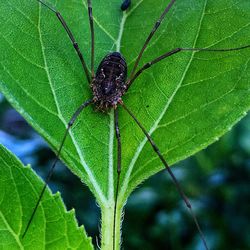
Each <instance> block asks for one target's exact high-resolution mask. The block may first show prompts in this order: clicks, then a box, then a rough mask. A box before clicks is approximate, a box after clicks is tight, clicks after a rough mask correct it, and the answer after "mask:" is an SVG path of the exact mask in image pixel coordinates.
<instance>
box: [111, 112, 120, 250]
mask: <svg viewBox="0 0 250 250" xmlns="http://www.w3.org/2000/svg"><path fill="white" fill-rule="evenodd" d="M114 116H115V134H116V139H117V183H116V190H115V207H114V224H113V250H115V231H116V210H117V200H118V190H119V185H120V174H121V159H122V158H121V135H120V128H119V113H118V109H117V108H116V109H115V111H114Z"/></svg>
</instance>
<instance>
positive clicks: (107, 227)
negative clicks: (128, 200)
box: [101, 206, 122, 250]
mask: <svg viewBox="0 0 250 250" xmlns="http://www.w3.org/2000/svg"><path fill="white" fill-rule="evenodd" d="M101 212H102V224H101V226H102V229H101V236H102V245H101V250H119V249H120V242H121V223H122V221H121V215H122V209H121V208H120V207H119V206H118V207H117V211H116V228H115V237H113V225H114V206H110V207H101ZM113 238H115V249H113Z"/></svg>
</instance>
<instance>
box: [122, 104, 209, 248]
mask: <svg viewBox="0 0 250 250" xmlns="http://www.w3.org/2000/svg"><path fill="white" fill-rule="evenodd" d="M121 105H122V107H123V108H124V109H125V110H126V111H127V112H128V114H129V115H130V116H131V117H132V118H133V120H134V121H135V122H136V123H137V125H138V126H139V127H140V129H141V130H142V132H143V133H144V134H145V136H146V137H147V139H148V141H149V142H150V144H151V146H152V147H153V149H154V151H155V152H156V154H157V155H158V156H159V158H160V160H161V162H162V163H163V165H164V166H165V168H166V170H167V171H168V173H169V175H170V176H171V178H172V180H173V182H174V184H175V186H176V188H177V190H178V192H179V194H180V196H181V197H182V199H183V201H184V202H185V204H186V206H187V208H188V209H189V211H190V214H191V216H192V218H193V220H194V223H195V225H196V227H197V229H198V232H199V234H200V237H201V240H202V242H203V245H204V247H205V249H206V250H208V246H207V243H206V240H205V237H204V235H203V233H202V231H201V228H200V225H199V223H198V220H197V218H196V216H195V214H194V212H193V209H192V206H191V204H190V202H189V200H188V198H187V196H186V195H185V193H184V192H183V190H182V188H181V186H180V184H179V182H178V181H177V179H176V177H175V175H174V173H173V172H172V170H171V169H170V167H169V166H168V164H167V162H166V160H165V159H164V158H163V155H162V154H161V152H160V150H159V149H158V147H157V146H156V144H155V142H154V141H153V139H152V138H151V136H150V135H149V134H148V132H147V130H146V129H145V128H144V127H143V126H142V125H141V123H140V122H139V121H138V120H137V119H136V117H135V116H134V114H133V113H132V112H131V111H130V110H129V109H128V108H127V107H126V106H125V105H124V104H123V103H121Z"/></svg>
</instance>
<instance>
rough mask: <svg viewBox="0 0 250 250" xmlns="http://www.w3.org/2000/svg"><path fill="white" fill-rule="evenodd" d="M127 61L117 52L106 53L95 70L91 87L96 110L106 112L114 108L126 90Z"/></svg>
mask: <svg viewBox="0 0 250 250" xmlns="http://www.w3.org/2000/svg"><path fill="white" fill-rule="evenodd" d="M126 78H127V63H126V61H125V59H124V57H123V56H122V55H121V53H119V52H113V53H110V54H108V55H106V56H105V57H104V58H103V60H102V61H101V63H100V64H99V67H98V69H97V71H96V77H95V78H94V79H93V81H92V84H91V88H92V91H93V95H94V98H93V100H94V102H95V104H96V107H97V109H98V110H100V111H103V112H107V111H109V110H110V109H111V108H116V106H117V104H118V103H120V102H121V100H122V99H121V97H122V96H123V95H124V93H125V92H126V87H127V86H126V83H125V81H126Z"/></svg>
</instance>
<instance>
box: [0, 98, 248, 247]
mask: <svg viewBox="0 0 250 250" xmlns="http://www.w3.org/2000/svg"><path fill="white" fill-rule="evenodd" d="M0 143H2V144H4V145H5V146H6V147H7V148H9V149H10V150H11V151H12V152H14V153H15V154H16V155H17V156H18V157H19V158H20V159H21V160H22V162H23V163H24V164H27V163H30V164H31V165H32V166H33V168H34V169H35V170H36V172H37V173H38V174H39V175H41V176H42V177H43V178H44V177H45V176H46V173H48V170H49V167H50V165H51V162H52V161H53V159H54V157H55V155H54V153H53V152H51V150H50V149H49V148H48V145H47V144H46V143H45V142H44V140H43V139H41V138H40V136H39V135H37V134H36V132H34V130H33V129H32V128H30V126H29V125H27V123H26V122H25V121H24V120H23V119H22V118H21V117H20V115H18V114H17V113H16V112H15V111H14V110H13V109H12V108H11V107H10V106H9V105H8V103H7V102H6V100H5V99H4V98H3V97H2V96H1V94H0ZM59 165H60V166H57V168H56V170H55V173H54V175H53V178H52V180H51V182H50V187H51V189H52V190H53V191H54V192H55V191H57V190H59V191H60V192H61V193H62V196H63V199H64V201H65V203H66V206H67V208H68V209H71V208H73V207H74V208H75V210H76V215H77V218H78V221H79V224H84V226H85V228H86V231H87V232H88V234H89V235H90V236H92V237H93V243H94V244H95V245H96V241H97V240H96V236H99V229H98V228H99V227H100V211H99V209H98V207H97V206H96V203H95V200H94V198H93V196H92V195H91V193H90V192H89V190H88V189H87V187H86V186H84V185H83V184H82V183H81V182H80V181H79V179H78V178H77V177H75V176H73V174H71V172H70V171H69V170H67V169H66V168H65V167H64V166H63V165H62V164H61V163H60V164H59ZM173 170H174V173H175V175H176V176H177V178H178V180H179V181H180V182H181V185H182V187H183V189H184V190H185V192H186V194H188V196H189V198H190V200H191V203H192V205H193V208H194V210H195V213H196V215H197V217H198V220H199V222H200V224H201V227H202V229H203V232H204V234H205V235H206V238H207V241H208V244H209V246H210V249H219V250H220V249H221V250H224V249H225V250H226V249H227V250H229V249H230V250H231V249H233V250H247V249H250V237H248V236H249V234H250V225H249V217H250V203H249V201H250V195H249V190H250V115H248V116H246V117H245V118H244V119H243V120H241V121H240V122H239V123H238V124H237V125H236V126H235V127H234V128H233V129H232V130H231V131H230V132H229V133H227V134H226V135H225V136H223V137H222V138H221V139H220V140H219V141H218V142H216V143H214V144H213V145H211V146H210V147H208V148H207V149H205V150H203V151H202V152H199V153H198V154H196V155H194V156H192V157H190V158H188V159H186V160H185V161H182V162H180V163H178V164H177V165H175V166H174V167H173ZM72 194H73V195H72ZM122 232H123V244H122V246H123V249H125V250H127V249H129V250H133V249H143V250H151V249H163V250H164V249H168V250H171V249H174V250H179V249H192V250H199V249H203V247H202V245H201V241H200V239H199V235H198V234H197V230H196V227H195V225H194V223H193V221H192V219H191V216H190V214H189V212H188V210H187V209H186V207H185V206H184V203H183V201H182V200H181V199H180V197H179V194H178V193H177V191H176V188H175V187H174V186H173V184H172V182H171V180H170V178H169V176H168V174H167V173H166V172H164V171H163V172H161V173H159V174H157V175H155V176H153V177H151V178H150V179H149V180H147V181H145V182H144V183H143V184H142V185H141V186H140V187H139V188H137V189H136V190H135V192H134V193H133V194H132V195H131V197H130V198H129V200H128V203H127V205H126V209H125V217H124V222H123V228H122ZM99 241H100V239H99ZM99 244H100V243H99Z"/></svg>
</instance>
